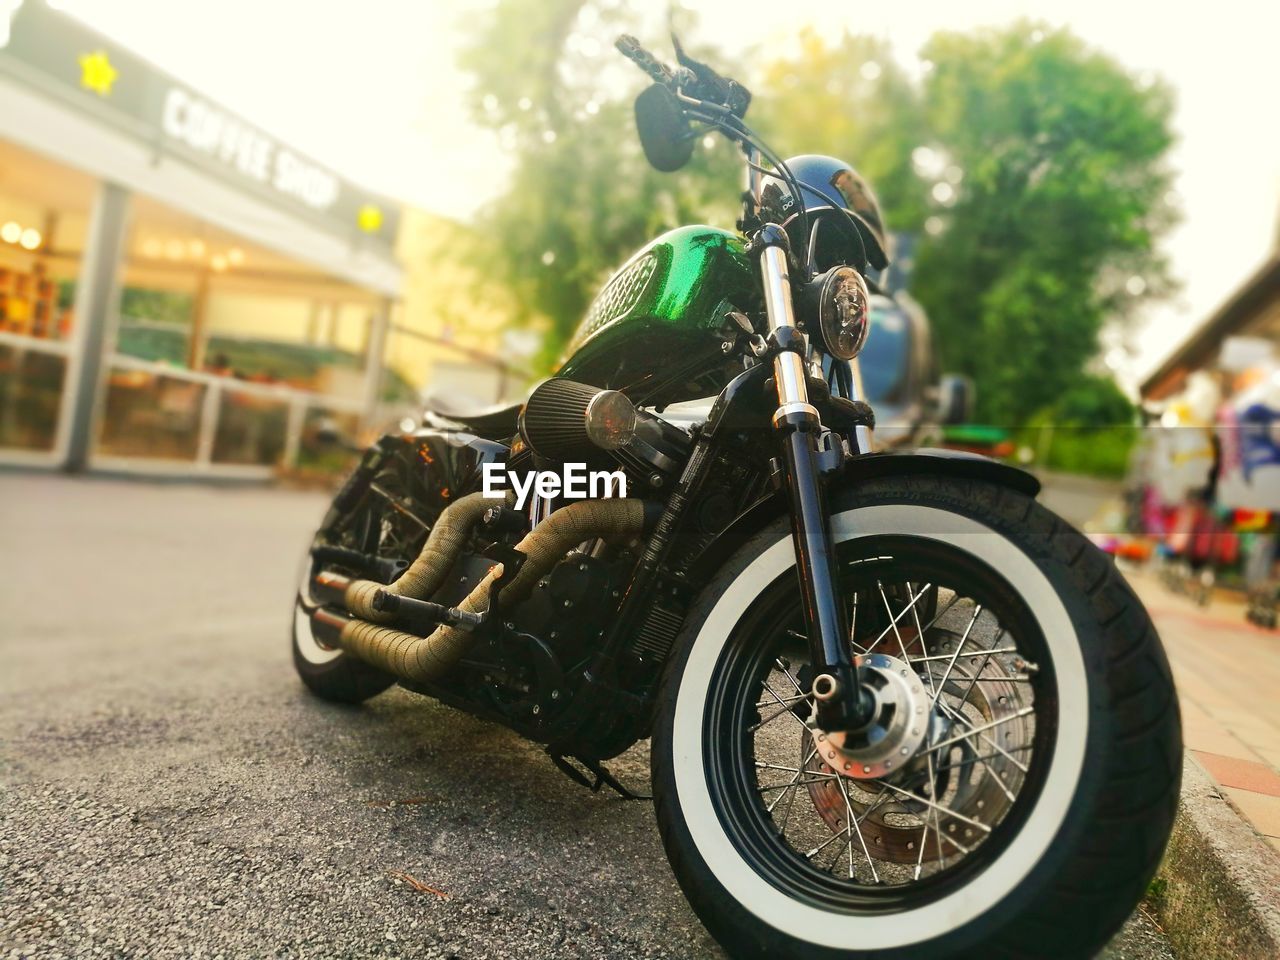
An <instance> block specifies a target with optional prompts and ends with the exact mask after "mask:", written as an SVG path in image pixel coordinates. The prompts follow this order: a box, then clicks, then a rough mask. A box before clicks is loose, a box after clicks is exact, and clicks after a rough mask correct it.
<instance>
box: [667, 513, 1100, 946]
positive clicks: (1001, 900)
mask: <svg viewBox="0 0 1280 960" xmlns="http://www.w3.org/2000/svg"><path fill="white" fill-rule="evenodd" d="M832 530H833V533H834V534H835V538H836V541H837V542H838V543H844V542H846V541H850V540H858V539H863V538H869V537H876V536H891V535H902V536H918V537H921V538H924V539H927V540H932V541H937V542H941V543H947V544H950V545H951V546H954V547H957V548H959V549H960V550H961V552H962V553H963V554H965V555H966V556H967V557H971V558H975V559H979V560H982V561H983V562H985V563H986V564H987V565H988V566H990V567H991V568H993V569H996V570H999V571H1001V573H1002V574H1003V575H1004V576H1005V578H1006V580H1008V582H1009V583H1010V584H1012V585H1014V586H1015V587H1016V588H1017V592H1018V593H1019V595H1021V596H1022V597H1023V598H1025V600H1026V602H1027V606H1028V607H1029V608H1030V609H1031V610H1032V611H1033V612H1034V615H1035V619H1036V620H1037V622H1038V623H1039V625H1040V628H1041V633H1042V634H1043V636H1044V637H1045V640H1046V642H1047V646H1048V648H1049V651H1050V653H1051V658H1050V659H1051V662H1052V666H1053V669H1054V671H1055V674H1056V687H1057V692H1056V697H1057V700H1058V701H1059V702H1060V703H1063V704H1072V705H1074V708H1073V709H1070V710H1066V711H1059V717H1058V724H1057V730H1056V733H1055V740H1054V743H1053V751H1052V763H1051V764H1049V767H1048V771H1047V776H1046V779H1045V784H1044V787H1043V789H1042V790H1041V792H1040V795H1039V796H1038V798H1036V801H1035V803H1034V805H1033V806H1032V807H1031V809H1030V810H1029V812H1026V814H1025V816H1026V822H1025V825H1024V826H1023V827H1022V829H1021V831H1020V833H1019V834H1018V837H1017V841H1016V842H1015V843H1013V844H1011V845H1010V846H1009V849H1008V850H1007V851H1005V852H1004V853H1003V854H1002V855H1001V856H1000V857H999V858H998V859H996V860H995V861H994V862H993V863H991V864H990V865H988V866H987V867H986V868H985V869H984V870H981V871H977V872H976V873H975V875H974V876H973V877H972V878H971V879H969V880H968V881H967V882H966V883H965V884H964V885H963V886H962V887H960V888H959V889H958V890H955V891H954V892H949V893H941V894H938V895H937V896H936V899H934V900H932V901H931V902H927V903H924V904H923V905H921V904H919V903H917V904H916V905H915V906H913V907H912V908H911V909H910V910H909V911H908V910H906V909H905V908H904V910H903V911H902V912H900V913H893V912H890V911H880V910H876V911H862V912H842V911H833V910H831V909H828V908H824V907H822V906H820V905H815V904H811V903H808V902H802V901H801V900H798V899H796V898H792V897H789V896H785V895H781V894H780V892H779V889H778V888H777V887H775V886H773V885H772V884H770V883H769V882H768V881H767V880H766V879H765V878H764V877H762V876H760V875H759V874H758V873H757V872H756V870H755V868H754V866H753V865H752V864H751V863H750V862H749V861H748V859H747V858H746V857H745V856H744V855H743V853H742V851H741V849H740V845H739V843H738V842H737V841H736V840H735V839H734V838H732V837H731V835H730V832H729V830H728V829H727V828H726V826H725V824H724V823H723V822H722V820H721V816H720V813H719V811H718V809H717V808H716V806H715V804H714V803H713V801H712V793H713V789H714V786H713V784H712V783H711V782H710V779H709V774H708V766H709V761H708V757H707V754H706V751H705V749H704V748H705V744H704V721H705V720H706V717H707V714H708V713H709V711H710V708H711V707H712V706H713V702H712V701H713V697H712V694H711V691H712V690H713V676H714V675H715V673H716V671H717V669H718V667H719V664H720V662H721V658H722V655H723V653H724V650H725V646H726V643H727V639H728V637H729V636H731V634H732V633H733V630H734V628H735V626H736V624H737V623H738V621H739V620H740V619H741V618H742V616H743V615H744V614H745V612H746V611H747V610H748V609H749V608H750V607H751V606H752V604H753V603H754V602H755V601H756V599H757V598H758V597H759V596H760V595H761V593H763V592H764V591H765V590H766V589H768V588H769V586H770V584H772V583H774V582H775V581H779V580H781V579H783V578H794V576H795V571H794V563H795V555H794V549H793V546H792V543H791V539H790V537H789V536H788V535H786V534H785V533H783V532H782V531H781V530H779V531H778V533H777V535H776V539H775V540H774V541H773V543H772V544H771V545H769V546H766V547H763V548H757V549H756V550H753V552H752V555H751V557H750V558H749V559H748V560H745V561H743V562H742V564H741V565H740V566H739V567H738V573H737V574H736V575H735V576H734V578H733V579H732V580H731V581H729V582H728V583H727V585H726V586H725V587H724V589H723V592H721V593H720V594H719V596H717V597H716V598H715V599H714V600H713V601H712V602H711V603H710V606H709V608H708V610H707V612H706V613H705V614H704V615H703V616H702V618H701V620H700V623H699V625H698V627H697V628H696V631H695V634H694V636H693V638H692V640H691V643H690V647H689V650H688V652H687V655H686V659H685V662H684V665H683V668H682V671H681V674H680V681H679V688H678V691H677V693H676V702H675V706H674V713H673V716H672V718H671V723H670V727H669V732H668V737H669V742H668V744H667V747H666V752H665V757H666V760H665V762H666V763H668V764H669V765H670V770H671V776H672V783H673V786H674V788H675V793H674V796H675V798H676V800H677V801H678V807H677V808H676V812H677V813H678V816H679V818H680V821H681V823H682V824H683V828H684V830H685V831H686V833H687V835H688V837H689V839H690V841H691V842H692V843H693V846H694V849H695V851H696V853H697V855H698V857H699V858H700V859H701V861H702V862H703V863H704V864H705V865H706V867H707V868H708V869H709V870H710V871H711V873H712V874H713V875H714V876H715V878H716V880H717V882H718V884H719V885H720V887H721V888H723V889H722V895H727V896H728V897H730V898H732V899H734V900H736V901H737V902H738V903H739V904H741V905H742V906H743V907H744V908H745V909H746V910H747V911H748V912H750V913H751V914H753V915H755V916H756V917H757V918H759V920H760V921H761V922H763V923H765V924H767V925H768V926H771V927H773V928H774V929H776V930H778V931H781V932H783V933H785V934H787V935H789V936H791V937H794V938H796V939H797V940H799V941H802V942H808V943H812V944H814V945H817V946H830V945H831V944H833V943H843V944H846V945H848V944H857V945H858V947H859V948H860V949H864V950H874V949H887V948H893V947H903V946H907V945H910V944H916V943H922V942H925V941H929V940H932V939H934V938H939V937H944V936H946V937H949V936H952V935H954V934H956V932H957V931H958V930H959V929H960V928H961V927H964V926H965V925H967V924H969V923H970V922H971V921H974V920H977V919H978V918H979V917H981V916H983V915H984V914H987V913H989V912H998V911H1000V910H1001V909H1002V907H1003V906H1006V901H1007V898H1009V897H1011V896H1012V895H1014V894H1015V893H1018V892H1019V891H1021V890H1022V889H1023V884H1024V883H1025V882H1026V881H1027V880H1028V879H1029V877H1030V875H1031V873H1032V871H1033V870H1035V869H1036V868H1037V866H1039V865H1040V864H1041V863H1042V862H1043V861H1044V860H1045V858H1046V857H1047V856H1049V855H1050V854H1051V850H1052V849H1056V848H1055V846H1054V845H1055V840H1058V839H1060V831H1061V830H1062V829H1063V828H1064V825H1065V822H1066V820H1067V817H1068V813H1069V811H1070V809H1071V805H1072V803H1073V802H1074V799H1075V797H1076V795H1077V791H1078V785H1079V783H1080V777H1081V774H1082V771H1083V767H1084V759H1085V753H1086V743H1087V740H1088V734H1089V711H1088V709H1087V708H1086V707H1085V704H1087V703H1088V700H1089V682H1088V676H1087V674H1086V671H1085V666H1084V657H1083V654H1082V651H1081V647H1080V643H1081V639H1080V637H1079V636H1078V634H1077V629H1076V625H1075V623H1074V621H1073V618H1072V616H1071V614H1069V613H1068V611H1067V607H1066V601H1065V594H1062V593H1060V592H1059V588H1058V587H1055V585H1054V583H1053V581H1051V580H1050V579H1049V577H1048V576H1047V575H1046V573H1045V571H1044V570H1043V569H1041V567H1040V566H1039V565H1038V564H1037V563H1036V561H1034V560H1033V559H1032V558H1031V556H1029V555H1028V553H1027V552H1025V550H1024V548H1023V547H1021V546H1019V544H1018V543H1017V542H1016V541H1015V540H1013V539H1011V538H1010V537H1008V536H1006V535H1004V534H1001V533H997V532H996V531H995V530H994V529H992V528H991V527H989V526H987V525H986V524H984V523H982V522H980V521H979V520H976V519H973V518H971V517H967V516H963V515H960V514H957V513H955V512H953V511H952V510H950V509H945V508H939V507H931V506H926V505H924V504H919V503H912V504H905V503H885V504H877V505H874V506H863V507H857V508H852V509H846V510H843V511H839V512H836V513H834V514H833V516H832ZM1042 666H1043V665H1042Z"/></svg>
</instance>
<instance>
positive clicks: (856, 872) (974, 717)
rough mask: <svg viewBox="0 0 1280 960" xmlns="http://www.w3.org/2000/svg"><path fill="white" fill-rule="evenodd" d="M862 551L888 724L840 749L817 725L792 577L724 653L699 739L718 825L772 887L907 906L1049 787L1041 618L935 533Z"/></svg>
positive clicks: (861, 636)
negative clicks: (717, 700)
mask: <svg viewBox="0 0 1280 960" xmlns="http://www.w3.org/2000/svg"><path fill="white" fill-rule="evenodd" d="M858 546H863V547H871V548H872V550H873V551H874V554H875V556H871V557H866V556H853V555H850V553H851V550H847V551H845V556H844V557H843V558H842V561H843V563H844V573H845V577H844V581H845V582H844V588H845V591H846V596H848V597H850V607H851V611H850V612H851V618H852V620H853V631H852V633H853V637H852V639H851V645H852V647H851V649H852V651H853V652H854V653H855V654H856V655H857V656H859V657H861V658H862V659H863V662H864V664H865V665H866V668H867V670H868V671H869V678H870V681H871V683H872V685H873V686H875V687H877V688H878V689H879V690H881V691H885V693H884V694H883V696H884V698H885V702H886V704H887V706H886V708H885V709H884V710H883V711H882V714H881V716H879V717H877V719H876V721H875V722H874V723H873V724H872V725H871V726H870V728H869V729H868V730H867V731H865V732H862V733H860V734H859V736H858V737H857V739H856V740H854V739H847V740H845V741H844V742H842V743H839V744H837V743H836V738H833V737H830V736H827V735H826V734H824V733H822V732H820V731H819V730H818V729H817V728H816V726H814V711H813V694H812V678H813V669H812V667H811V666H810V665H809V663H808V659H809V657H808V652H807V648H806V644H805V642H804V634H803V632H802V631H801V630H800V629H798V628H797V627H798V624H797V618H798V616H799V610H798V609H797V604H796V600H797V599H798V597H797V594H796V591H795V590H794V589H792V588H791V585H790V584H785V583H784V584H779V585H778V588H777V589H776V590H775V591H771V595H769V596H765V597H761V599H760V602H759V604H757V605H754V606H753V609H752V611H751V614H750V616H749V617H747V618H746V619H744V621H743V622H742V624H741V626H740V629H741V630H743V631H745V635H746V636H749V637H751V638H752V642H751V643H742V644H735V645H734V646H733V647H731V648H730V651H729V656H728V657H727V658H726V662H725V663H724V664H723V666H722V672H721V674H720V676H719V678H718V682H719V684H720V685H721V694H722V696H723V697H724V698H726V702H725V704H724V706H723V707H722V708H721V709H717V710H715V711H714V712H713V713H712V715H711V718H710V719H711V722H710V724H709V725H708V727H707V741H708V749H709V750H711V751H714V752H715V753H716V754H717V756H716V757H715V758H714V760H713V764H714V766H713V769H714V771H715V772H716V773H717V775H718V776H719V778H720V784H719V790H718V791H717V793H718V794H719V796H720V799H721V803H720V815H721V817H722V818H724V819H725V820H726V821H727V822H730V823H732V824H733V825H734V829H735V830H737V831H739V832H740V833H741V835H742V836H743V837H744V839H745V838H750V839H751V840H752V841H753V845H754V846H755V848H756V849H757V850H758V851H759V857H760V859H759V867H760V869H761V871H762V872H767V875H768V876H769V877H770V879H771V881H772V882H773V883H775V884H776V885H778V886H782V887H787V886H790V887H791V888H792V889H793V890H794V891H795V893H796V895H797V896H812V897H816V898H818V899H819V900H824V899H825V900H829V901H831V902H832V903H839V902H842V901H844V902H846V903H847V904H848V905H849V906H852V907H858V906H861V907H863V908H866V909H875V908H876V906H877V905H878V904H879V905H885V906H887V907H888V908H889V909H893V910H897V909H900V908H901V906H902V904H903V902H904V899H908V900H909V899H917V898H926V897H928V896H930V895H932V893H934V892H936V891H937V890H939V889H941V888H942V887H944V886H946V885H948V884H949V883H951V882H952V881H953V879H954V878H955V877H957V876H963V875H964V874H966V873H968V872H970V871H972V870H975V869H980V868H981V864H982V863H983V862H984V861H987V860H989V859H990V857H991V856H992V855H993V854H994V853H995V851H996V850H997V849H998V848H999V846H1000V845H1001V844H1002V840H1003V837H1004V834H1005V833H1007V832H1008V828H1005V829H1002V827H1004V826H1005V820H1006V818H1007V817H1008V816H1009V814H1010V813H1011V811H1012V810H1013V808H1014V807H1015V806H1016V804H1017V803H1018V800H1019V798H1020V797H1022V798H1023V800H1024V801H1026V800H1029V799H1030V797H1031V796H1032V795H1033V793H1034V791H1036V790H1038V789H1039V787H1040V785H1041V782H1042V780H1043V778H1042V777H1041V776H1039V774H1040V772H1041V770H1043V769H1046V768H1047V764H1044V763H1041V762H1040V758H1041V755H1042V754H1043V753H1046V752H1047V751H1048V750H1050V749H1051V738H1050V737H1048V736H1047V734H1048V733H1049V731H1051V730H1052V729H1053V727H1054V725H1055V723H1056V719H1057V718H1056V702H1057V701H1056V697H1055V696H1054V689H1053V677H1052V673H1051V671H1050V670H1042V669H1041V668H1040V662H1041V661H1047V658H1046V657H1045V655H1044V641H1043V638H1042V637H1040V636H1038V633H1037V630H1036V627H1035V621H1034V619H1033V618H1032V617H1030V616H1029V613H1028V611H1027V610H1026V609H1025V604H1023V603H1022V602H1021V600H1020V598H1018V597H1017V595H1016V594H1014V593H1012V592H1011V591H1009V590H1008V589H1002V586H1003V585H1002V584H1000V583H999V582H998V580H997V579H996V578H993V577H991V576H989V575H988V576H983V575H982V573H983V572H982V571H980V570H979V569H978V568H976V567H975V566H973V565H972V564H963V563H960V562H958V561H959V558H958V557H956V556H954V554H953V553H952V552H951V551H950V550H949V549H948V548H945V547H939V546H938V545H936V544H930V543H929V542H928V541H922V540H917V539H912V538H884V539H879V540H877V541H876V542H875V543H873V544H872V543H868V544H860V543H859V542H858V541H854V542H853V545H852V547H853V548H856V547H858ZM859 552H865V550H864V551H859ZM922 608H923V610H924V616H921V612H920V611H921V609H922ZM766 636H768V637H769V639H768V640H765V639H764V638H765V637H766ZM1033 651H1034V656H1033ZM734 654H737V655H734ZM728 701H732V702H734V703H735V704H737V705H738V706H739V708H738V709H734V708H731V707H729V706H728ZM748 703H750V705H751V706H750V708H749V709H745V710H744V709H741V707H742V706H743V705H746V704H748ZM1037 703H1038V704H1039V708H1040V709H1039V714H1037V708H1036V705H1037ZM1037 728H1038V729H1039V730H1040V733H1041V735H1040V737H1039V739H1038V740H1037V737H1036V731H1037ZM779 841H781V842H779Z"/></svg>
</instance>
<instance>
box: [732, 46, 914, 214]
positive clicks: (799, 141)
mask: <svg viewBox="0 0 1280 960" xmlns="http://www.w3.org/2000/svg"><path fill="white" fill-rule="evenodd" d="M756 86H757V87H758V90H759V93H760V96H759V97H757V98H756V101H755V103H754V104H753V105H752V108H751V116H750V120H751V123H752V124H753V125H754V126H755V127H756V128H757V129H759V130H760V132H761V133H762V134H763V135H764V136H765V138H766V139H767V140H768V141H769V143H770V145H771V146H772V147H773V148H774V149H775V150H779V151H781V152H782V154H783V156H794V155H795V154H798V153H825V154H828V155H831V156H836V157H839V158H840V159H842V160H845V161H847V162H849V163H852V164H853V165H854V166H855V167H856V168H857V169H858V172H859V173H861V174H862V176H863V177H864V178H865V179H866V180H867V181H868V182H869V183H870V184H871V185H872V188H873V189H874V190H875V193H876V197H877V199H878V200H879V201H880V205H881V207H882V208H883V211H884V214H885V219H886V220H887V221H888V223H889V225H890V227H891V228H892V229H893V230H902V231H915V230H919V229H920V228H921V226H922V225H923V223H924V219H925V217H926V216H927V215H928V212H929V210H928V205H927V202H926V197H927V195H928V190H927V187H926V185H925V184H924V182H923V181H922V180H921V179H920V178H919V177H918V176H917V175H916V173H915V171H914V170H913V168H912V165H911V151H912V150H914V149H915V148H916V147H918V146H919V145H920V144H921V143H924V142H925V141H926V140H927V139H928V132H927V129H926V127H925V120H924V115H923V112H922V109H921V105H920V92H919V89H918V88H917V87H916V85H915V84H913V82H912V80H911V78H910V77H909V76H908V75H907V73H906V72H905V71H904V70H903V69H902V67H901V66H900V65H899V64H898V62H897V61H896V60H895V59H894V58H893V52H892V50H891V48H890V47H889V44H888V43H886V42H885V41H883V40H880V39H877V38H875V37H866V36H860V35H857V34H852V33H848V32H845V33H844V34H842V35H841V37H840V39H839V40H838V41H837V42H835V43H827V42H826V41H825V40H824V39H823V38H822V37H821V36H820V35H819V34H818V33H817V32H816V31H815V30H813V28H805V29H804V30H803V31H802V32H801V34H800V37H799V46H798V49H797V52H796V53H795V55H794V56H790V57H785V58H782V59H779V60H775V61H773V62H771V63H769V64H768V66H766V68H765V70H764V73H763V77H762V78H761V79H760V80H759V81H757V82H756Z"/></svg>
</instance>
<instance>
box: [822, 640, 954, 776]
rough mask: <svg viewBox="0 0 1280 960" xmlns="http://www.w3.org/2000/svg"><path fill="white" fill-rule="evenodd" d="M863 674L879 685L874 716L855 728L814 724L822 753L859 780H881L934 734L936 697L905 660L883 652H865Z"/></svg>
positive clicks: (825, 760) (825, 759) (874, 686)
mask: <svg viewBox="0 0 1280 960" xmlns="http://www.w3.org/2000/svg"><path fill="white" fill-rule="evenodd" d="M861 665H862V669H863V676H864V678H865V680H866V683H867V685H868V686H870V687H871V688H872V689H873V690H874V691H875V698H876V710H875V715H874V718H873V719H872V720H871V722H870V723H868V724H867V725H866V726H865V727H863V728H861V729H859V730H851V731H830V732H828V731H826V730H822V729H820V728H818V727H813V728H812V730H811V736H812V739H813V746H814V747H815V748H816V750H817V754H816V756H817V758H818V759H820V760H821V761H822V762H823V763H824V764H826V765H827V766H828V767H830V768H831V769H832V770H833V771H835V772H837V773H841V774H843V775H845V776H847V777H851V778H853V779H855V780H877V779H879V778H881V777H884V776H886V775H888V774H890V773H892V772H893V771H894V770H900V769H901V768H902V767H903V766H905V765H906V764H907V763H908V762H909V761H910V760H911V758H912V757H914V756H915V755H916V752H917V751H918V750H919V749H920V747H921V746H923V745H924V742H925V740H926V739H927V738H928V735H929V719H930V715H931V712H932V706H933V704H932V699H931V698H930V696H929V693H928V691H927V690H926V689H925V688H924V685H923V684H922V683H921V682H920V678H919V677H918V676H916V673H915V671H914V670H912V669H911V666H910V665H909V664H908V663H907V662H906V661H905V660H899V659H898V658H897V657H890V656H887V655H885V654H883V653H873V654H871V655H870V656H866V657H862V658H861Z"/></svg>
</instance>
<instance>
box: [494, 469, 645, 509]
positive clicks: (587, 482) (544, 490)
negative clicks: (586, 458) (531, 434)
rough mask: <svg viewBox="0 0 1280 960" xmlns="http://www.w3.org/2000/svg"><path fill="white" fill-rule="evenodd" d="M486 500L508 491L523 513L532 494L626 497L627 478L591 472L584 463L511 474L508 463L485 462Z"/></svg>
mask: <svg viewBox="0 0 1280 960" xmlns="http://www.w3.org/2000/svg"><path fill="white" fill-rule="evenodd" d="M481 474H482V477H483V481H484V486H483V488H482V492H483V494H484V496H485V497H486V498H490V499H492V498H497V497H501V496H502V495H503V494H504V493H505V492H506V491H507V490H508V489H511V490H514V491H515V494H516V509H517V510H523V509H524V506H525V504H526V503H527V502H528V500H529V495H530V494H531V493H532V494H534V495H536V496H539V497H545V498H551V497H564V498H565V499H566V500H600V499H603V498H605V497H625V496H626V495H627V475H626V474H625V473H623V472H622V471H621V470H613V471H609V470H588V469H587V465H586V464H585V463H566V464H564V466H562V467H561V468H560V469H559V470H529V471H525V472H523V473H512V472H511V471H509V470H507V468H506V465H505V464H501V463H486V464H485V465H484V467H483V468H482V469H481Z"/></svg>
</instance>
